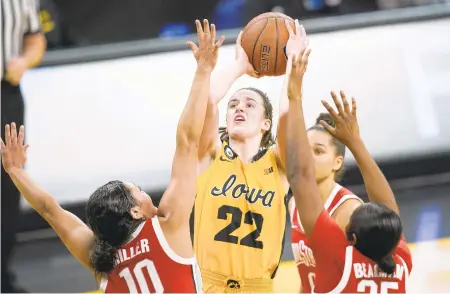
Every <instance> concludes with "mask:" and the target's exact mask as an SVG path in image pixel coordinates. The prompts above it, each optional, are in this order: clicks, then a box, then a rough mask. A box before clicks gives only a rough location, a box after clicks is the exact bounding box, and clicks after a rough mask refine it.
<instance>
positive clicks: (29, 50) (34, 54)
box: [22, 34, 47, 68]
mask: <svg viewBox="0 0 450 294" xmlns="http://www.w3.org/2000/svg"><path fill="white" fill-rule="evenodd" d="M46 46H47V41H46V40H45V37H44V35H43V34H33V35H28V36H25V37H24V39H23V52H22V57H24V58H25V60H26V62H27V66H28V68H33V67H35V66H38V65H39V64H40V63H41V61H42V59H43V58H44V53H45V49H46Z"/></svg>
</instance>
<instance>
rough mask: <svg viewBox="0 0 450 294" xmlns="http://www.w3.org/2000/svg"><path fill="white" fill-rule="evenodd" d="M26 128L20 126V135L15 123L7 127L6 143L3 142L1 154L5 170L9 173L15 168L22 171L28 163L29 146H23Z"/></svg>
mask: <svg viewBox="0 0 450 294" xmlns="http://www.w3.org/2000/svg"><path fill="white" fill-rule="evenodd" d="M24 138H25V128H24V126H20V129H19V134H17V128H16V124H15V123H11V125H6V126H5V141H6V143H5V142H3V140H1V139H0V140H1V142H0V144H1V153H2V164H3V168H4V169H5V171H6V172H7V173H9V172H11V171H12V170H13V169H14V168H19V169H22V168H23V166H24V165H25V162H26V161H27V149H28V147H29V145H23V141H24Z"/></svg>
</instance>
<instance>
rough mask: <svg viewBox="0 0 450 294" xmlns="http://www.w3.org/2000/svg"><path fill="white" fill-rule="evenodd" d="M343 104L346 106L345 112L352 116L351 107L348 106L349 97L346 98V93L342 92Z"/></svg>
mask: <svg viewBox="0 0 450 294" xmlns="http://www.w3.org/2000/svg"><path fill="white" fill-rule="evenodd" d="M340 94H341V100H342V104H343V105H344V111H345V113H346V114H350V113H351V111H350V105H349V104H348V100H347V97H345V93H344V91H340Z"/></svg>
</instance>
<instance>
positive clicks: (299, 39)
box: [284, 19, 309, 58]
mask: <svg viewBox="0 0 450 294" xmlns="http://www.w3.org/2000/svg"><path fill="white" fill-rule="evenodd" d="M284 23H285V25H286V28H287V30H288V32H289V40H288V42H287V44H286V56H287V57H288V58H289V57H292V56H295V55H298V54H300V52H302V51H303V50H305V49H306V47H308V43H309V42H308V37H307V36H306V31H305V28H304V27H303V26H301V25H300V24H299V22H298V19H296V20H295V32H294V30H293V29H292V26H291V24H290V23H289V21H288V20H285V21H284Z"/></svg>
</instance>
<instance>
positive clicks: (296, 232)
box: [290, 184, 362, 293]
mask: <svg viewBox="0 0 450 294" xmlns="http://www.w3.org/2000/svg"><path fill="white" fill-rule="evenodd" d="M349 199H357V200H359V201H361V203H362V200H361V199H360V198H359V197H358V196H356V195H354V194H353V193H352V192H351V191H350V190H348V189H346V188H344V187H342V186H341V185H339V184H336V186H335V187H334V189H333V190H332V191H331V193H330V196H329V197H328V198H327V201H326V202H325V205H324V208H325V209H326V211H327V212H328V213H329V214H330V215H333V213H334V212H335V211H336V209H337V208H338V207H339V206H340V205H341V204H342V203H344V202H345V201H347V200H349ZM290 215H291V224H292V230H291V240H292V251H293V253H294V259H295V263H296V264H297V270H298V274H299V275H300V280H301V282H302V289H303V292H304V293H311V291H312V290H313V289H314V282H315V273H314V272H315V270H316V261H315V259H314V255H313V252H312V250H311V248H310V246H309V242H308V239H307V238H306V234H305V232H304V231H303V227H302V224H301V221H300V216H299V214H298V210H297V208H296V207H295V206H294V208H293V210H292V211H291V214H290Z"/></svg>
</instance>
